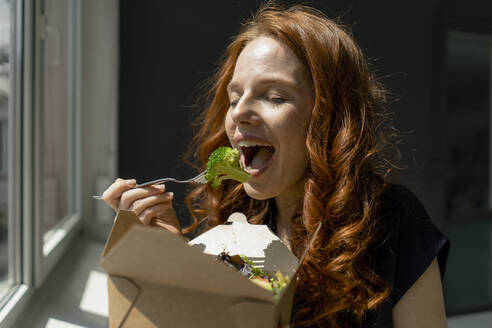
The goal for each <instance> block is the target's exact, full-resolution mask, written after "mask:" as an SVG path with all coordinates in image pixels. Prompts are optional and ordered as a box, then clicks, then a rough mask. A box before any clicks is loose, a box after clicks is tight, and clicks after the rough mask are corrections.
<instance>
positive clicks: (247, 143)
mask: <svg viewBox="0 0 492 328" xmlns="http://www.w3.org/2000/svg"><path fill="white" fill-rule="evenodd" d="M237 145H238V146H239V147H254V146H262V147H272V145H271V144H269V143H266V142H259V141H239V142H238V143H237Z"/></svg>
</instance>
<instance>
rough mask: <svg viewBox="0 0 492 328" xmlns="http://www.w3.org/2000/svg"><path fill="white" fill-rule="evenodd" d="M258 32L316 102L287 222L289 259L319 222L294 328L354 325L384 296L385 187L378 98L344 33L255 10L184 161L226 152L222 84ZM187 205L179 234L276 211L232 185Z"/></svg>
mask: <svg viewBox="0 0 492 328" xmlns="http://www.w3.org/2000/svg"><path fill="white" fill-rule="evenodd" d="M260 35H267V36H272V37H274V38H276V39H277V40H280V41H281V42H283V43H285V44H286V45H287V46H288V47H289V48H290V49H292V51H293V52H294V53H295V55H296V56H297V58H298V59H299V61H300V62H301V63H302V65H303V66H304V67H305V69H306V72H308V76H309V77H310V80H311V84H312V89H313V92H314V98H315V104H314V108H313V110H312V117H311V119H310V122H309V125H308V128H307V138H306V147H307V151H308V155H309V163H308V168H307V170H306V176H305V184H304V190H305V195H304V199H303V203H302V208H299V214H298V215H297V216H296V217H295V218H293V235H292V237H291V238H292V239H291V244H292V245H293V251H294V253H295V254H296V255H298V256H299V255H300V254H301V253H302V252H303V251H304V250H305V248H306V247H307V245H306V244H307V241H308V239H309V236H310V235H311V234H312V233H313V232H314V231H315V229H316V227H317V226H318V223H319V222H322V229H321V231H320V233H319V234H318V236H317V238H316V240H315V241H314V244H313V245H312V246H311V247H310V248H309V249H308V250H307V256H306V258H305V261H304V263H303V264H302V266H301V269H300V271H299V274H298V287H297V291H296V301H295V313H294V321H293V323H294V324H295V325H310V324H317V325H319V326H329V327H345V326H353V325H358V324H360V323H362V321H363V319H364V316H365V314H366V313H367V311H369V310H373V309H375V308H377V306H378V305H380V304H381V303H382V302H383V301H384V300H385V298H386V297H387V296H388V295H389V293H390V291H389V287H388V286H387V284H386V283H385V281H384V280H383V279H382V278H381V277H380V276H378V275H377V274H376V273H375V272H374V269H373V267H374V263H373V261H374V254H373V252H374V249H375V247H374V246H375V243H376V242H378V241H379V239H380V238H379V236H380V233H379V229H378V227H379V226H378V219H379V207H380V196H381V194H382V192H383V189H384V188H385V180H384V177H383V175H382V174H380V173H378V169H377V165H376V163H377V159H378V158H379V154H380V150H381V149H380V148H381V147H380V142H379V138H378V133H377V124H376V111H375V110H376V108H377V107H378V106H379V105H380V104H381V103H383V102H384V94H385V93H384V90H383V88H382V87H381V86H380V85H379V83H377V81H375V79H374V76H373V75H372V73H370V72H369V69H368V65H367V63H366V60H365V58H364V56H363V54H362V52H361V50H360V48H359V47H358V46H357V44H356V43H355V42H354V41H353V39H352V37H351V36H350V34H349V33H348V32H346V31H345V30H344V28H343V27H341V26H340V25H338V24H337V23H335V22H334V21H332V20H331V19H329V18H327V17H326V16H325V15H323V14H322V13H321V12H319V11H317V10H315V9H313V8H310V7H306V6H293V7H290V8H287V9H284V8H281V7H279V6H278V5H273V4H271V3H269V4H267V5H266V6H264V7H262V8H261V9H260V10H259V12H258V13H257V14H256V15H255V16H254V17H253V19H252V20H251V21H250V22H248V23H246V24H244V25H243V27H242V29H241V31H240V33H239V34H238V35H237V36H236V37H235V38H234V39H233V41H232V42H231V43H230V45H229V46H228V48H227V51H226V54H225V56H224V59H223V62H222V64H221V65H220V67H219V69H218V70H217V72H216V74H215V75H214V79H213V80H212V85H211V88H210V92H209V94H208V98H207V99H208V105H207V108H206V110H205V111H204V112H203V113H202V114H201V116H200V117H199V118H198V126H199V131H198V133H197V134H196V136H195V138H194V143H193V147H192V153H191V156H193V157H194V158H195V159H197V160H198V162H199V163H198V164H197V165H196V166H197V168H198V169H200V170H203V169H204V168H205V164H206V162H207V160H208V157H209V155H210V154H211V153H212V152H213V151H214V150H215V149H216V148H218V147H220V146H230V143H229V140H228V138H227V135H226V132H225V127H224V119H225V116H226V113H227V111H228V108H229V99H228V94H227V90H226V88H227V85H228V83H229V82H230V80H231V78H232V75H233V72H234V67H235V63H236V61H237V58H238V56H239V54H240V53H241V51H242V49H244V47H245V46H246V45H247V44H248V43H249V42H250V41H251V40H253V39H255V38H257V37H258V36H260ZM187 204H188V208H189V209H190V212H191V214H192V216H193V218H194V224H193V225H192V226H191V227H190V228H189V229H188V231H190V230H192V229H195V228H196V227H197V225H198V222H201V221H202V220H206V222H207V226H208V227H212V226H215V225H217V224H221V223H224V222H225V220H226V219H227V217H228V215H229V214H231V213H232V212H235V211H241V212H243V213H245V214H246V215H247V217H248V218H250V220H251V221H252V222H254V223H271V222H272V219H273V217H274V213H275V205H274V202H273V201H272V200H271V199H270V200H255V199H252V198H250V197H249V196H248V195H247V194H246V193H245V191H244V190H243V187H242V185H241V184H238V183H237V182H235V181H231V180H227V181H225V182H224V183H223V184H222V185H221V186H220V187H219V188H218V189H217V190H213V189H212V188H210V186H208V185H204V186H199V187H196V188H195V189H193V190H192V191H191V192H190V194H189V195H188V196H187Z"/></svg>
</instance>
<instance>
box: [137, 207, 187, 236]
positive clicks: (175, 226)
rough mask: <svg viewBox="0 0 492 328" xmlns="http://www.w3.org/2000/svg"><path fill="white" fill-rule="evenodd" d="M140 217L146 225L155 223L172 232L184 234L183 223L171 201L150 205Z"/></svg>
mask: <svg viewBox="0 0 492 328" xmlns="http://www.w3.org/2000/svg"><path fill="white" fill-rule="evenodd" d="M138 217H139V219H140V220H141V221H142V223H143V224H144V225H155V226H159V227H161V228H164V229H166V230H169V231H170V232H172V233H175V234H178V235H181V234H182V232H181V225H180V224H179V221H178V218H177V217H176V212H175V211H174V208H173V207H172V203H171V202H170V201H169V202H166V203H159V204H157V205H154V206H151V207H148V208H146V209H145V210H144V211H142V212H141V214H140V215H139V216H138Z"/></svg>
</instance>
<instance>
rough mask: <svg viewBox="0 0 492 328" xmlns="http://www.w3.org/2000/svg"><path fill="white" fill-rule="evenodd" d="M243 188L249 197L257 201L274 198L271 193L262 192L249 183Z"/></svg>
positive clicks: (244, 184)
mask: <svg viewBox="0 0 492 328" xmlns="http://www.w3.org/2000/svg"><path fill="white" fill-rule="evenodd" d="M243 188H244V191H245V192H246V194H248V196H249V197H251V198H253V199H256V200H265V199H270V198H273V197H274V196H272V195H271V194H270V193H266V192H264V191H261V190H258V189H256V188H254V187H253V186H251V185H250V184H249V183H243Z"/></svg>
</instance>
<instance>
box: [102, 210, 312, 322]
mask: <svg viewBox="0 0 492 328" xmlns="http://www.w3.org/2000/svg"><path fill="white" fill-rule="evenodd" d="M318 230H319V229H318ZM312 239H314V236H313V238H312ZM222 251H225V252H229V254H231V255H235V254H239V255H246V256H248V257H249V258H250V259H251V260H252V261H253V262H254V263H255V264H256V265H257V266H259V267H263V269H264V270H265V271H273V272H275V271H277V270H278V271H281V272H282V273H284V274H286V275H288V276H289V278H290V282H289V284H288V285H287V286H286V287H285V289H284V290H283V292H282V293H281V294H280V296H279V297H278V299H275V298H274V297H273V294H272V293H271V292H270V291H268V290H266V289H263V288H261V287H259V286H257V285H255V284H254V283H252V282H251V281H249V279H248V278H247V277H244V276H241V275H240V274H239V273H238V272H235V271H234V270H233V269H231V268H229V267H227V266H226V265H225V264H223V263H220V262H219V261H217V260H215V259H214V257H213V256H211V255H216V254H219V253H221V252H222ZM209 254H210V255H209ZM302 258H303V257H302ZM301 261H302V259H301ZM301 261H299V260H298V259H297V258H296V257H295V256H294V255H293V254H292V253H291V252H290V251H289V249H288V248H287V247H286V246H285V245H284V244H283V243H282V242H281V241H280V240H279V239H278V237H277V236H275V235H274V234H273V233H272V232H271V231H270V230H269V229H268V227H267V226H265V225H252V224H249V223H247V221H246V218H245V217H244V215H243V214H240V213H235V214H233V215H231V217H230V218H229V220H228V223H227V224H225V225H219V226H217V227H215V228H213V229H211V230H209V231H207V232H205V233H204V234H202V235H200V236H198V237H197V238H195V239H194V240H192V241H190V242H189V244H188V243H186V241H185V240H184V239H182V238H180V237H179V236H176V235H174V234H172V233H170V232H168V231H166V230H163V229H161V228H154V227H148V226H143V225H142V224H141V223H140V221H139V219H138V218H137V217H136V216H135V214H134V213H133V212H131V211H120V212H119V213H118V215H117V217H116V220H115V223H114V226H113V229H112V231H111V234H110V236H109V238H108V240H107V243H106V247H105V249H104V253H103V259H102V263H101V265H102V267H103V268H104V270H105V271H106V273H107V274H108V301H109V325H110V327H139V328H145V327H194V328H201V327H203V328H205V327H206V328H209V327H214V328H221V327H224V328H226V327H227V328H233V327H237V328H253V327H255V328H263V327H265V328H276V327H277V326H278V323H279V322H289V320H290V315H291V310H292V303H293V298H294V291H295V275H296V272H297V269H298V267H299V264H300V263H301Z"/></svg>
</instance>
